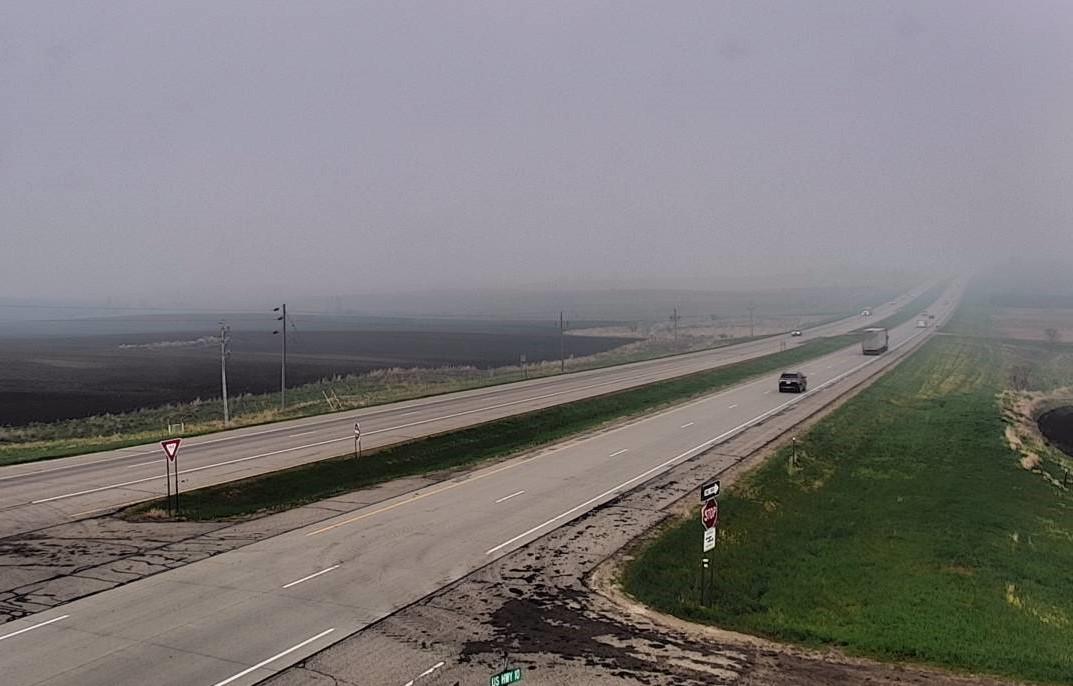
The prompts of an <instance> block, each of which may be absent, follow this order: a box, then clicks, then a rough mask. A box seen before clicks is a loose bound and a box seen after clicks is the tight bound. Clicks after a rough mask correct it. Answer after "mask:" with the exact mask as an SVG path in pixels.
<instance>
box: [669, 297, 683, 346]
mask: <svg viewBox="0 0 1073 686" xmlns="http://www.w3.org/2000/svg"><path fill="white" fill-rule="evenodd" d="M679 319H681V317H679V316H678V308H677V307H676V308H674V314H672V315H671V321H672V322H674V347H675V349H677V348H678V320H679Z"/></svg>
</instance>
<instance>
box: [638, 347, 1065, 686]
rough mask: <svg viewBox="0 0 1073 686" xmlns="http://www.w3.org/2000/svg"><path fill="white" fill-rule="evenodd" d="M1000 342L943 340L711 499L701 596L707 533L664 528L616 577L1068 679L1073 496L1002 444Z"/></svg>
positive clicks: (709, 617)
mask: <svg viewBox="0 0 1073 686" xmlns="http://www.w3.org/2000/svg"><path fill="white" fill-rule="evenodd" d="M1003 358H1004V351H1003V350H1002V347H1001V346H1000V345H999V344H997V343H992V342H988V341H980V340H969V339H958V338H938V339H934V340H932V341H930V342H929V343H927V344H926V346H925V347H924V348H923V349H922V350H921V351H920V352H918V353H917V354H916V355H914V356H913V357H912V358H910V359H909V360H907V361H906V362H904V363H903V364H902V365H901V366H900V367H899V368H897V369H896V370H894V371H893V372H892V373H890V374H888V375H887V376H885V377H884V378H882V379H880V380H879V381H878V382H877V383H876V384H874V385H873V386H872V387H870V388H869V389H867V390H866V391H864V392H862V393H861V394H860V395H859V396H858V397H857V398H855V399H854V400H852V401H851V402H849V403H847V404H846V405H845V406H843V407H842V408H841V409H839V410H838V411H837V412H835V413H834V414H832V415H831V416H829V417H827V418H826V419H824V420H823V421H822V422H820V423H819V424H818V425H817V426H816V427H815V428H814V429H813V430H812V431H810V432H809V434H808V435H807V436H806V437H805V438H804V440H800V439H799V441H798V446H799V448H798V451H799V452H798V454H799V457H798V462H797V466H796V468H791V467H790V465H789V464H788V458H789V454H788V452H787V451H785V450H784V451H781V452H779V453H777V454H776V455H775V456H774V457H773V458H772V459H771V460H769V461H768V462H767V463H766V464H764V465H763V466H762V467H760V468H759V469H757V470H756V471H754V472H752V473H751V474H749V475H748V476H747V477H746V478H745V479H743V480H742V481H741V482H739V483H738V484H736V485H735V486H734V487H733V488H731V489H729V491H728V492H727V493H725V494H724V495H723V496H721V501H722V502H721V503H720V510H721V513H722V517H721V521H722V526H723V528H722V530H721V532H720V539H719V547H718V548H717V549H716V551H715V555H714V559H715V569H716V581H715V592H714V602H712V604H711V605H710V607H701V606H699V604H698V603H697V591H696V587H695V586H694V584H695V583H696V582H697V578H696V568H697V567H698V558H699V557H700V543H701V541H700V538H701V530H700V525H699V523H698V522H697V518H696V517H691V518H690V519H689V520H688V521H683V522H679V523H676V524H673V525H671V526H669V527H668V528H667V529H666V530H665V531H664V532H663V533H662V534H661V536H660V537H659V538H658V540H656V541H655V542H654V543H653V544H652V545H650V546H649V547H648V548H646V549H645V550H644V551H643V552H642V553H641V554H640V556H639V558H638V559H637V560H636V561H634V562H633V563H631V564H630V565H629V566H628V567H627V568H626V569H625V571H624V583H625V588H626V590H627V591H628V592H629V593H630V594H632V595H634V596H635V597H637V598H639V599H641V600H642V601H644V602H646V603H648V604H650V605H653V606H655V607H657V608H659V609H661V610H664V611H667V612H669V613H672V614H675V615H678V616H681V617H685V618H688V619H692V620H697V621H701V622H707V623H713V624H718V625H720V626H723V627H726V628H731V629H736V630H741V631H745V632H750V633H755V634H760V635H764V636H768V637H771V638H775V639H778V640H785V641H793V642H799V643H803V644H806V645H812V646H819V645H825V646H837V647H839V648H841V649H843V650H845V651H846V652H849V653H852V654H858V655H866V656H871V657H876V658H880V659H885V660H896V661H902V660H911V661H918V662H923V663H930V664H934V665H940V666H944V667H949V668H953V669H956V670H968V671H979V672H988V673H992V674H996V675H1004V676H1012V677H1017V678H1022V679H1031V680H1038V681H1044V682H1060V683H1073V649H1071V646H1073V595H1071V594H1070V589H1071V588H1073V571H1071V570H1073V497H1071V496H1070V493H1069V492H1068V491H1065V490H1062V489H1060V488H1056V487H1054V486H1052V485H1050V484H1048V482H1047V481H1046V480H1044V479H1041V478H1040V477H1039V476H1038V475H1036V474H1034V473H1033V472H1030V471H1026V470H1025V469H1022V468H1021V467H1020V466H1019V463H1018V455H1017V454H1015V453H1014V452H1012V451H1011V450H1010V449H1009V448H1008V447H1007V446H1006V444H1005V443H1004V441H1003V431H1004V422H1003V420H1002V418H1001V414H1000V408H999V405H998V402H997V401H996V394H997V393H998V392H999V391H1000V389H1001V388H1002V386H1003Z"/></svg>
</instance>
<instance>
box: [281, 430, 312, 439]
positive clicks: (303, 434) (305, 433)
mask: <svg viewBox="0 0 1073 686" xmlns="http://www.w3.org/2000/svg"><path fill="white" fill-rule="evenodd" d="M315 433H317V431H316V429H314V430H313V431H303V432H302V433H297V434H287V438H298V437H299V436H308V435H309V434H315Z"/></svg>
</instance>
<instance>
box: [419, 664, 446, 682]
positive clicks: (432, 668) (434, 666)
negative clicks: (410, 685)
mask: <svg viewBox="0 0 1073 686" xmlns="http://www.w3.org/2000/svg"><path fill="white" fill-rule="evenodd" d="M445 664H447V663H446V662H444V661H443V660H440V661H439V662H437V663H436V664H434V665H432V666H431V667H429V668H428V669H426V670H425V671H423V672H421V673H420V674H418V675H417V678H418V679H420V678H421V677H423V676H428V675H429V674H432V673H433V672H435V671H436V670H437V669H439V668H440V667H443V666H444V665H445Z"/></svg>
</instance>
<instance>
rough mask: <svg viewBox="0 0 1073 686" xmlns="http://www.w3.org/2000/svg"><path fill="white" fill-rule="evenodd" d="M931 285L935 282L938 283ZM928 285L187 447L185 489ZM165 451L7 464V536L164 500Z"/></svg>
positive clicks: (754, 353) (724, 353) (853, 322)
mask: <svg viewBox="0 0 1073 686" xmlns="http://www.w3.org/2000/svg"><path fill="white" fill-rule="evenodd" d="M929 286H930V284H929ZM929 286H922V287H920V288H917V289H915V290H914V291H912V292H910V293H907V294H905V295H903V296H901V297H900V298H898V299H897V300H896V301H894V303H893V304H892V303H887V304H884V305H882V306H879V307H877V308H875V309H874V310H873V316H872V317H871V319H862V318H860V317H850V318H847V319H843V320H840V321H836V322H831V323H828V324H825V325H822V326H818V327H815V328H813V329H806V330H805V331H804V335H803V336H801V337H800V338H787V337H785V336H779V337H773V338H768V339H764V340H760V341H753V342H749V343H743V344H738V345H733V346H727V347H725V348H719V349H716V350H709V351H701V352H697V353H689V354H685V355H678V356H674V357H669V358H663V359H658V360H649V361H645V362H637V363H633V364H628V365H622V366H617V367H609V368H605V369H597V370H590V371H585V372H578V373H572V374H567V375H564V376H557V377H552V378H541V379H534V380H530V381H523V382H519V383H511V384H504V385H502V386H494V387H490V388H482V389H475V390H471V391H463V392H458V393H451V394H447V395H442V396H435V397H431V398H425V399H418V400H410V401H404V402H398V403H392V404H390V405H381V406H377V407H373V408H369V409H364V410H358V411H350V412H342V413H338V414H332V415H322V416H319V417H310V418H307V419H299V420H293V421H287V422H280V423H277V424H271V425H266V426H260V427H248V428H244V429H236V430H231V431H226V432H221V433H216V434H211V435H205V436H198V437H193V438H190V439H186V440H184V441H183V444H182V448H181V451H180V453H179V458H178V459H179V465H180V480H181V489H182V490H184V491H185V490H191V489H194V488H200V487H203V486H208V485H212V484H218V483H223V482H226V481H232V480H235V479H241V478H245V477H248V476H253V475H256V474H263V473H266V472H271V471H275V470H278V469H282V468H285V467H291V466H294V465H298V464H304V463H308V462H313V461H316V460H321V459H325V458H328V457H334V456H336V455H340V454H343V453H346V452H347V451H348V450H350V449H351V446H352V444H353V435H354V434H353V427H354V422H355V421H358V422H360V423H361V428H362V445H363V448H365V449H371V448H376V447H381V446H386V445H390V444H393V443H398V442H401V441H406V440H411V439H413V438H418V437H421V436H428V435H431V434H435V433H440V432H443V431H448V430H451V429H458V428H462V427H466V426H471V425H474V424H479V423H481V422H486V421H489V420H492V419H498V418H502V417H506V416H509V415H513V414H518V413H522V412H528V411H532V410H536V409H540V408H544V407H549V406H552V405H556V404H561V403H566V402H570V401H573V400H579V399H583V398H587V397H592V396H595V395H600V394H604V393H609V392H612V391H616V390H622V389H625V388H630V387H634V386H639V385H643V384H646V383H650V382H653V381H658V380H663V379H669V378H673V377H676V376H681V375H684V374H689V373H692V372H697V371H701V370H705V369H711V368H713V367H718V366H722V365H726V364H730V363H733V362H739V361H741V360H745V359H749V358H753V357H759V356H762V355H767V354H771V353H775V352H778V351H780V350H781V349H783V347H784V346H785V347H787V348H790V347H794V346H798V345H800V344H801V343H803V342H807V341H809V340H814V339H816V338H819V337H823V336H832V335H837V334H843V333H847V332H849V331H852V330H853V329H856V328H859V327H860V326H862V325H864V324H866V323H867V322H868V321H878V320H879V319H882V318H883V317H884V316H887V315H889V314H892V313H893V312H895V311H896V310H897V309H898V308H899V307H900V306H901V305H902V304H904V303H908V302H910V301H911V300H912V299H913V298H915V297H916V296H917V295H919V294H920V293H921V292H924V291H925V290H926V288H927V287H929ZM165 488H166V480H165V474H164V458H163V454H162V453H161V451H160V447H159V446H157V445H155V444H154V445H143V446H136V447H130V448H124V449H121V450H113V451H108V452H101V453H93V454H87V455H79V456H74V457H68V458H62V459H56V460H48V461H43V462H34V463H28V464H21V465H12V466H8V467H3V468H0V513H2V516H0V537H4V536H11V535H14V534H18V533H24V532H28V531H33V530H36V529H40V528H43V527H47V526H52V525H55V524H59V523H63V522H70V521H73V520H76V519H79V518H84V517H91V516H96V515H99V514H101V513H103V512H106V511H108V510H112V509H115V508H118V507H121V506H123V505H128V504H132V503H135V502H139V501H143V500H148V499H152V498H155V497H159V496H162V495H164V493H165Z"/></svg>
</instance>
